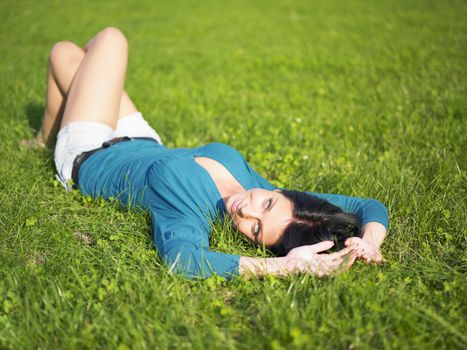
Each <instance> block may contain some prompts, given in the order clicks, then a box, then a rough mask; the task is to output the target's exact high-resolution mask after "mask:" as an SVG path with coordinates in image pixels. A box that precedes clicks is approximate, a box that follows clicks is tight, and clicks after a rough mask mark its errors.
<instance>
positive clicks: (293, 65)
mask: <svg viewBox="0 0 467 350" xmlns="http://www.w3.org/2000/svg"><path fill="white" fill-rule="evenodd" d="M465 18H467V5H466V2H465V1H422V0H420V1H415V0H410V1H352V2H344V1H319V2H318V1H306V0H303V1H288V0H287V1H286V0H283V1H280V0H277V1H265V0H264V1H246V0H244V1H235V2H234V1H214V0H213V1H210V0H209V1H191V0H190V1H181V0H172V1H170V2H162V1H152V0H143V1H139V2H132V1H98V2H93V1H87V2H84V1H59V0H57V1H48V2H45V3H44V2H32V1H29V2H25V1H3V2H1V3H0V57H1V59H0V88H1V90H0V96H1V97H0V140H1V141H0V142H1V147H0V159H1V161H0V266H1V267H0V296H1V300H0V348H10V349H36V348H37V349H39V348H40V349H58V348H61V349H73V348H74V349H85V348H96V347H99V348H110V349H115V348H118V349H120V350H123V349H128V348H131V349H153V348H161V349H165V348H173V349H191V348H195V349H203V348H221V349H224V348H227V349H234V348H239V349H263V348H265V349H269V348H271V349H320V348H323V349H380V348H384V349H401V348H403V349H444V348H466V347H467V337H466V335H465V334H467V327H466V320H465V315H466V311H467V310H466V292H465V290H466V287H467V285H466V278H465V272H466V261H467V256H466V234H467V230H466V222H467V217H466V213H467V206H466V202H467V193H466V179H467V178H466V173H465V166H466V164H467V162H466V161H467V159H466V155H465V154H466V152H467V147H466V130H467V128H466V126H467V125H466V120H467V106H466V101H467V99H466V96H467V91H466V90H467V84H466V76H467V68H466V67H467V62H466V61H467V60H466V58H467V22H466V21H465ZM108 25H113V26H117V27H120V28H122V29H123V31H124V32H125V34H126V35H127V37H128V39H129V42H130V62H129V68H128V75H127V91H128V92H129V94H130V96H131V97H132V98H133V99H134V101H135V102H136V105H137V106H138V107H139V108H140V109H141V110H142V111H143V113H144V115H145V116H146V118H147V119H148V120H149V121H150V122H151V124H152V125H153V126H154V127H155V128H156V129H157V130H158V131H159V133H160V134H161V135H162V137H163V139H164V141H165V143H166V145H168V146H171V147H192V146H197V145H201V144H203V143H208V142H211V141H221V142H225V143H228V144H230V145H232V146H234V147H235V148H237V149H238V150H240V151H241V152H242V153H243V154H244V156H245V157H246V158H247V159H248V160H249V161H250V163H251V164H252V165H253V166H254V168H255V169H256V170H257V171H258V172H259V173H261V174H263V175H264V176H265V177H266V178H268V179H269V180H270V181H271V182H273V183H274V184H276V185H278V186H285V187H290V188H294V189H306V190H310V191H322V192H332V193H343V194H347V195H356V196H361V197H372V198H377V199H379V200H381V201H382V202H383V203H385V204H386V205H387V207H388V209H389V213H390V225H391V227H390V232H389V235H388V238H387V240H386V241H385V243H384V244H383V246H382V250H383V253H384V255H385V257H386V259H387V263H386V264H385V265H384V266H381V267H376V266H369V265H366V264H363V263H357V264H356V265H355V266H354V267H353V268H352V270H351V271H349V272H347V273H344V274H342V275H339V276H337V277H335V278H331V279H330V278H325V279H317V278H315V277H313V276H307V275H301V276H298V275H297V276H292V277H288V278H284V279H278V278H265V279H262V280H251V281H246V280H243V279H241V278H238V279H234V280H233V281H231V282H225V281H222V280H221V279H218V278H211V279H209V280H206V281H194V282H193V281H187V280H184V279H182V278H180V277H177V276H173V275H170V274H169V273H168V272H167V271H166V269H165V268H164V267H163V266H162V265H161V260H160V258H159V257H158V256H157V253H156V251H155V249H154V247H153V243H152V239H151V236H150V232H149V231H148V224H149V220H148V217H147V216H145V215H144V214H141V213H134V212H131V211H128V210H121V209H118V208H117V207H116V206H115V205H113V204H107V203H103V202H102V201H99V200H89V199H87V198H83V197H82V196H81V195H80V194H79V193H73V194H67V193H65V192H64V191H63V190H62V189H61V188H60V187H58V186H57V183H56V181H54V169H53V162H52V154H51V152H50V151H45V150H29V149H25V148H22V147H20V145H19V142H20V140H21V139H23V138H32V137H33V135H34V130H35V129H37V127H38V125H39V123H40V119H41V116H42V112H43V108H44V96H45V77H46V63H47V57H48V52H49V51H50V48H51V47H52V45H53V43H54V42H56V41H59V40H64V39H67V40H72V41H75V42H77V43H78V44H80V45H84V44H85V43H86V42H87V40H88V39H89V38H90V37H91V36H92V35H93V34H95V33H96V32H97V31H98V30H99V29H101V28H103V27H105V26H108ZM77 232H80V233H81V234H82V235H79V234H78V233H77ZM80 237H81V239H80ZM83 237H86V238H89V239H91V240H92V242H87V241H86V239H84V238H83ZM212 245H213V249H214V250H219V251H227V252H234V253H238V254H244V255H252V256H253V255H256V256H260V255H261V254H262V252H259V251H255V248H253V246H251V245H249V244H248V243H247V242H246V241H245V240H244V239H243V238H242V237H240V236H239V235H237V234H235V232H233V231H232V230H230V229H225V228H222V227H220V226H219V225H215V226H214V233H213V238H212Z"/></svg>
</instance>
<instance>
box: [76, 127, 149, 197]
mask: <svg viewBox="0 0 467 350" xmlns="http://www.w3.org/2000/svg"><path fill="white" fill-rule="evenodd" d="M131 140H148V141H154V142H156V143H158V142H157V141H156V140H155V139H153V138H151V137H128V136H124V137H117V138H114V139H111V140H108V141H105V142H103V143H102V146H101V147H99V148H96V149H93V150H90V151H87V152H83V153H81V154H80V155H78V156H77V157H76V158H75V160H74V161H73V169H72V171H71V179H72V180H73V188H74V189H77V188H78V179H79V170H80V168H81V166H82V165H83V163H84V162H85V161H86V160H87V159H89V158H90V157H91V156H92V155H93V154H95V153H97V152H99V151H101V150H104V149H106V148H109V147H111V146H112V145H115V144H117V143H120V142H126V141H131Z"/></svg>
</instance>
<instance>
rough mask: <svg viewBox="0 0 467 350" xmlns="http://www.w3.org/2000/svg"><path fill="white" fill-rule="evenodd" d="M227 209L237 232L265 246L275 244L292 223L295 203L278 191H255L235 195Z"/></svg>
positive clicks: (228, 199)
mask: <svg viewBox="0 0 467 350" xmlns="http://www.w3.org/2000/svg"><path fill="white" fill-rule="evenodd" d="M225 206H226V208H227V212H228V213H229V214H230V215H231V216H232V219H233V224H234V226H235V228H237V230H238V231H240V232H242V233H243V234H244V235H245V236H247V237H248V238H250V239H251V240H253V241H255V242H256V243H258V244H264V245H266V246H270V245H273V244H275V243H276V242H277V241H278V240H279V238H280V237H281V235H282V233H283V231H284V228H285V227H286V226H287V225H288V224H289V223H290V221H292V220H293V216H292V209H293V208H292V203H291V202H290V200H289V199H287V198H286V197H284V195H282V194H281V193H280V191H279V190H275V191H268V190H263V189H261V188H255V189H252V190H248V191H246V192H242V193H238V194H234V195H232V196H230V197H228V198H227V201H226V203H225Z"/></svg>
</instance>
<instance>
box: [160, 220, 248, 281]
mask: <svg viewBox="0 0 467 350" xmlns="http://www.w3.org/2000/svg"><path fill="white" fill-rule="evenodd" d="M151 216H152V217H153V223H155V224H154V231H155V232H154V238H155V244H156V247H157V250H158V251H159V254H160V255H161V257H162V260H163V262H164V264H165V265H166V267H167V268H169V270H170V271H173V272H175V273H179V274H182V275H183V276H184V277H186V278H190V279H193V278H196V277H201V278H208V277H210V276H211V275H213V274H214V273H215V274H217V275H219V276H222V277H225V278H226V279H230V278H231V277H233V276H235V275H238V267H239V261H240V256H239V255H234V254H225V253H219V252H213V251H210V250H209V235H208V234H206V232H204V231H205V230H209V227H202V223H201V222H200V221H199V220H196V218H189V217H185V218H183V217H182V218H179V219H178V220H166V219H164V218H162V217H161V216H160V215H156V214H155V213H154V212H151ZM156 216H157V218H155V217H156ZM157 219H159V220H157ZM158 223H161V224H160V225H159V224H158ZM201 231H203V232H201Z"/></svg>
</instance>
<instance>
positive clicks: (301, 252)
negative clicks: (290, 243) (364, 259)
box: [286, 241, 357, 277]
mask: <svg viewBox="0 0 467 350" xmlns="http://www.w3.org/2000/svg"><path fill="white" fill-rule="evenodd" d="M333 246H334V242H332V241H323V242H320V243H317V244H313V245H304V246H300V247H297V248H294V249H292V250H290V251H289V253H288V254H287V256H286V258H287V269H288V270H289V271H295V272H312V273H314V274H315V275H317V276H318V277H322V276H327V275H331V274H334V273H336V272H340V271H344V270H347V269H348V268H350V266H352V264H353V263H354V261H355V259H356V258H357V254H356V253H355V252H354V251H353V250H354V247H353V246H352V245H349V246H348V247H347V248H344V249H342V250H340V251H338V252H335V253H331V254H326V253H322V254H318V253H320V252H323V251H326V250H328V249H330V248H332V247H333Z"/></svg>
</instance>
